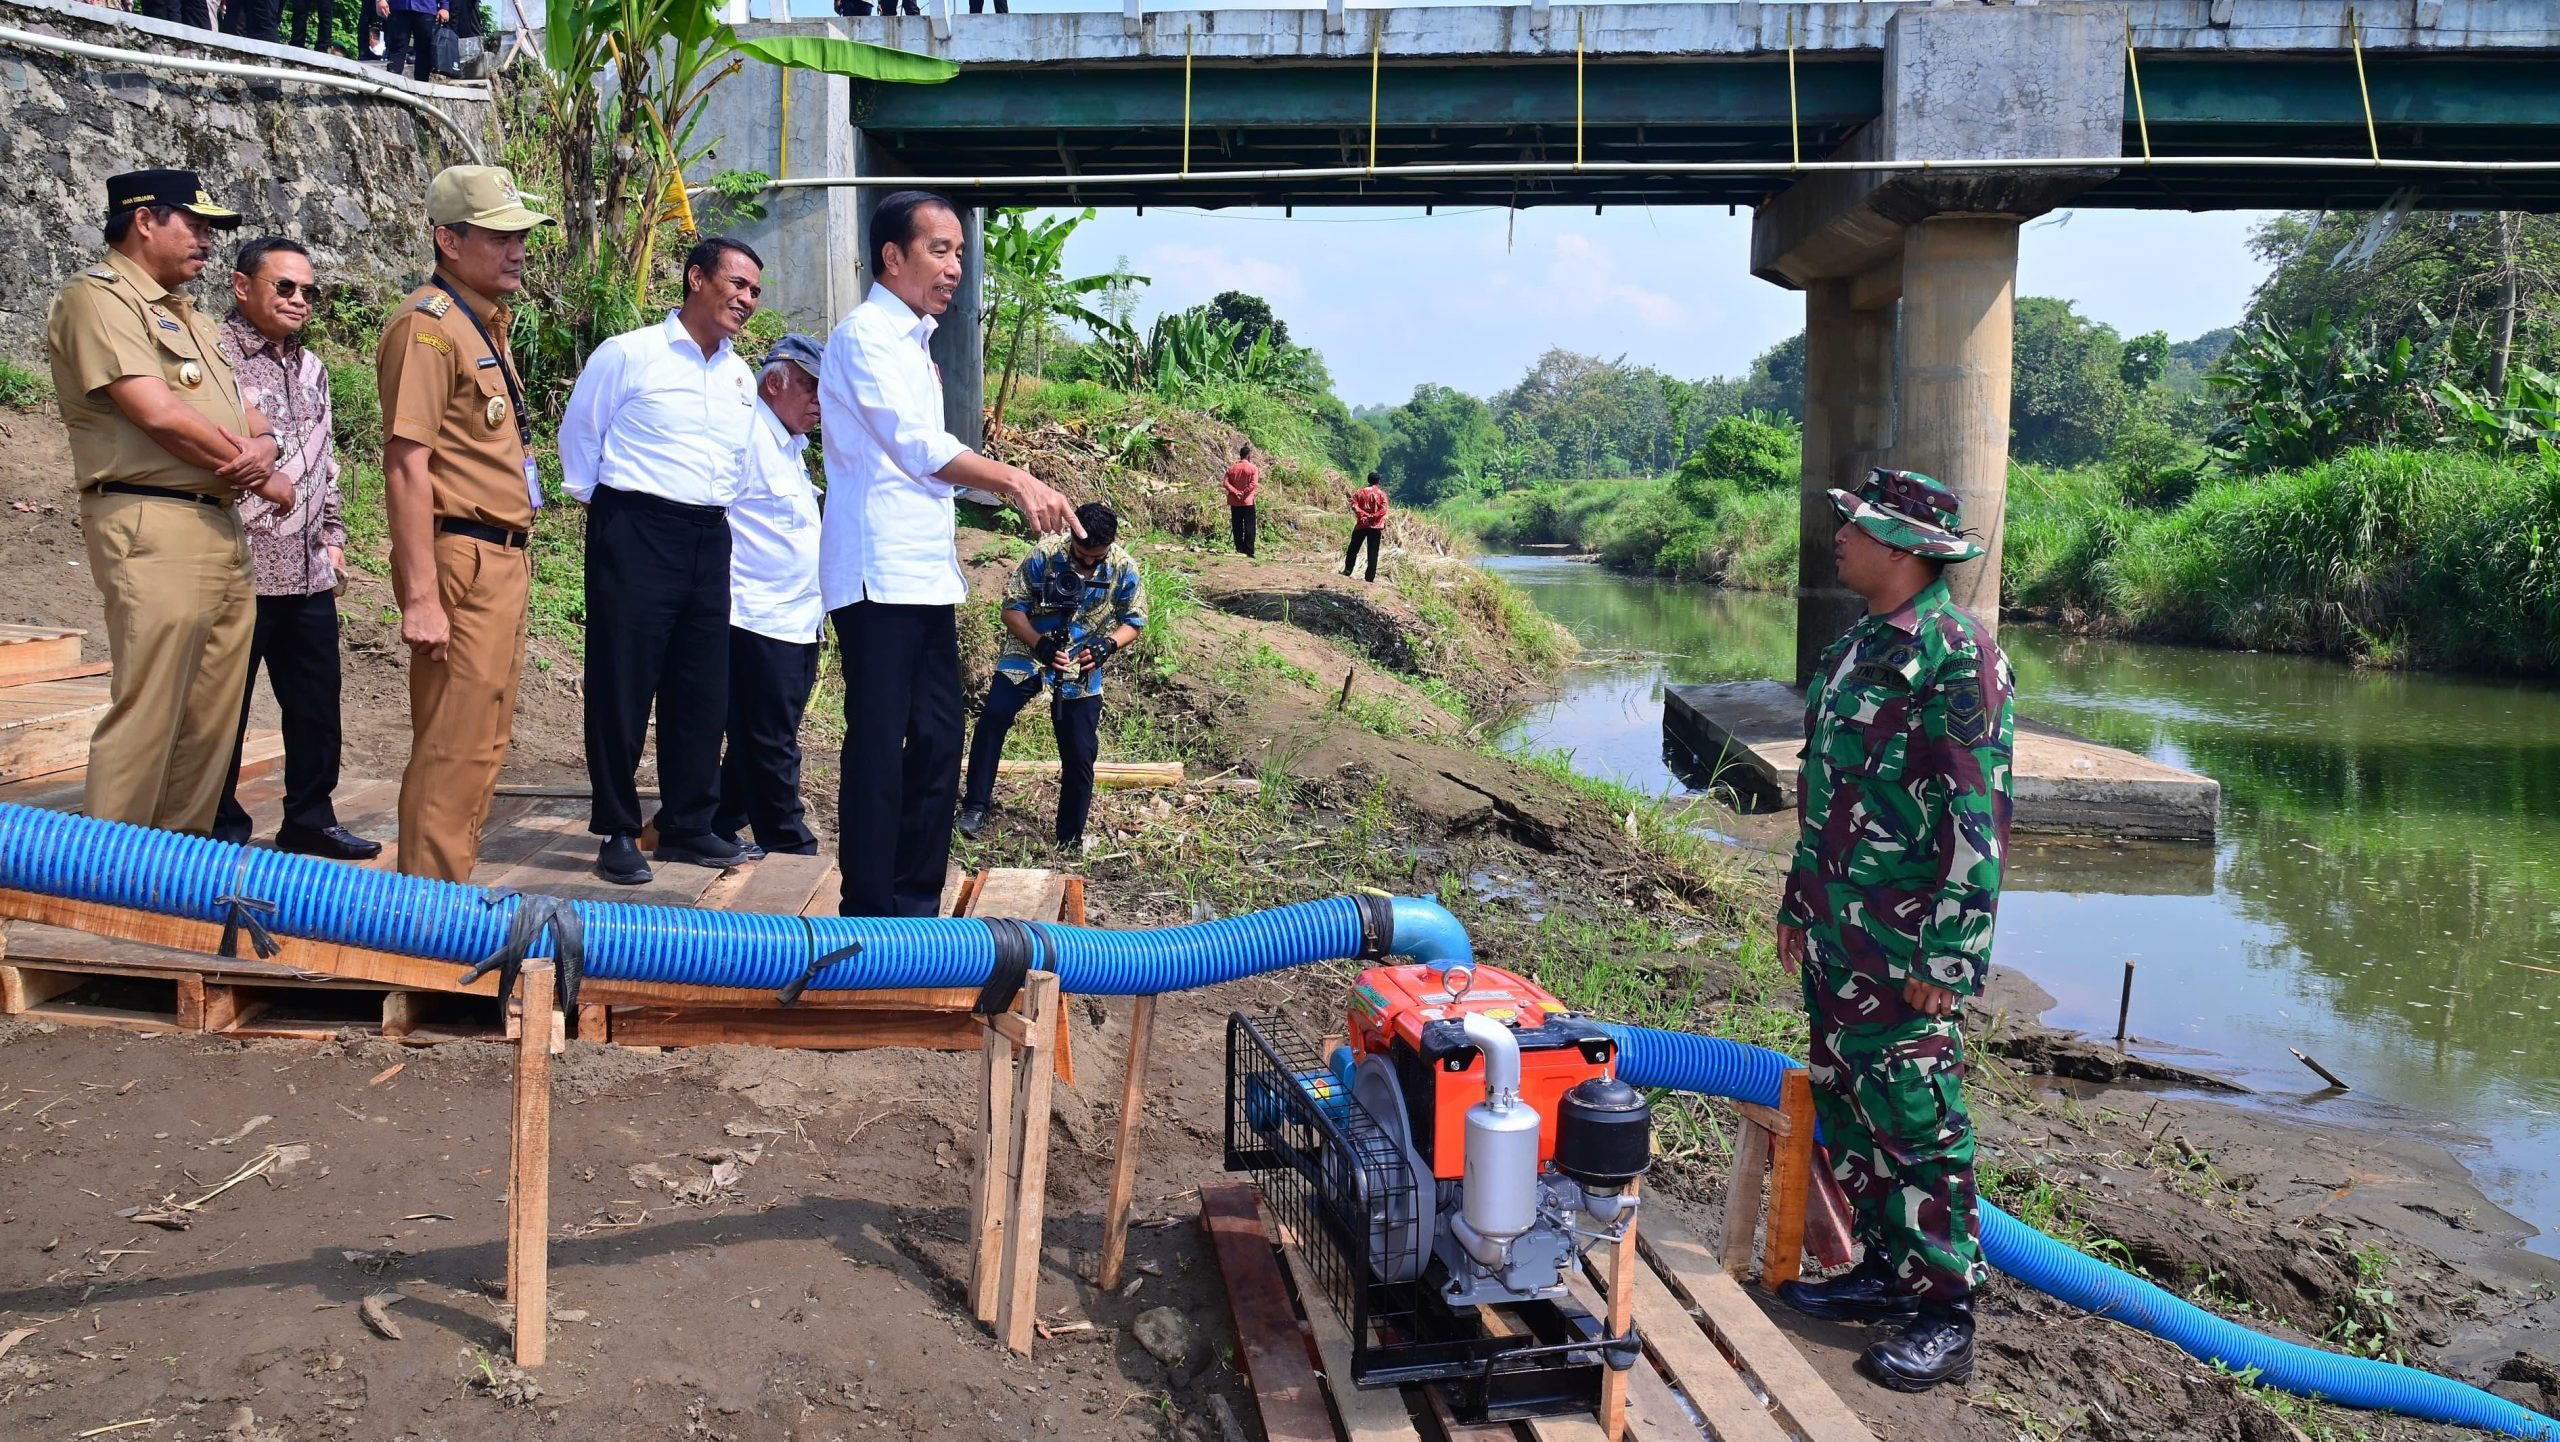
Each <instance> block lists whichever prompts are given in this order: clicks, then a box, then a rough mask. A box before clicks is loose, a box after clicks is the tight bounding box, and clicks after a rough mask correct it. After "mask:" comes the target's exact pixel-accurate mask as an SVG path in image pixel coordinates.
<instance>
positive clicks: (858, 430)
mask: <svg viewBox="0 0 2560 1442" xmlns="http://www.w3.org/2000/svg"><path fill="white" fill-rule="evenodd" d="M963 243H964V236H963V232H962V231H961V228H960V217H959V215H958V213H957V212H955V211H954V210H953V209H952V208H951V203H950V202H949V201H947V200H944V199H943V198H942V197H940V196H938V195H932V194H928V193H926V192H924V191H918V190H902V191H898V192H896V193H895V194H892V195H889V196H885V197H883V198H882V199H881V201H880V203H879V205H878V206H877V207H876V208H875V209H874V210H873V211H872V214H871V230H870V245H871V257H870V259H871V262H872V264H873V266H874V274H875V275H876V277H877V280H876V282H875V283H874V284H873V285H872V287H871V294H870V297H869V298H868V299H866V300H864V301H863V303H862V304H861V305H859V306H856V307H855V308H854V311H853V313H852V314H851V315H848V316H846V317H845V318H844V320H843V321H842V322H841V323H839V324H838V325H837V326H836V328H835V333H834V334H833V335H831V336H829V337H828V338H827V351H826V357H825V360H824V362H823V363H822V365H821V367H820V373H819V378H818V405H819V413H820V417H821V419H820V434H821V436H822V438H823V439H824V441H825V442H826V452H827V502H826V520H825V526H824V530H823V536H822V539H821V545H820V561H819V585H820V588H821V590H822V592H823V594H824V597H825V601H826V606H827V610H828V613H829V614H830V615H831V616H833V618H834V620H835V624H836V639H837V642H838V644H839V645H841V646H842V647H843V650H844V674H845V702H844V709H845V728H844V765H843V789H842V791H841V793H840V796H839V800H838V814H837V820H838V825H837V832H836V837H837V839H836V848H837V868H838V869H839V870H840V871H841V872H842V873H843V877H844V892H843V896H842V899H841V901H840V903H839V907H838V909H839V910H840V911H842V913H843V914H844V915H847V916H931V915H933V914H934V913H935V911H936V910H937V909H939V906H940V903H941V898H942V874H943V868H944V867H945V866H947V865H948V864H949V863H950V859H951V822H952V815H953V806H954V803H955V802H956V801H957V799H958V796H959V790H960V742H961V735H962V731H963V729H964V727H965V725H966V721H965V718H964V714H963V712H962V709H961V694H960V640H959V631H958V628H957V625H956V616H955V613H956V610H957V608H958V606H959V604H960V602H961V601H962V600H963V599H965V598H966V597H967V595H968V590H969V587H968V582H967V580H966V579H965V578H964V577H963V576H962V574H961V571H960V555H959V550H958V548H957V545H956V542H955V536H954V530H953V527H954V521H953V513H952V506H951V497H952V495H953V493H954V492H955V491H957V490H960V489H962V488H967V489H972V490H979V491H986V492H989V493H991V494H993V495H996V496H999V497H1001V498H1003V499H1004V500H1005V501H1007V502H1009V503H1010V504H1011V505H1012V506H1013V507H1014V509H1015V510H1018V511H1020V512H1021V513H1022V515H1023V517H1024V519H1026V520H1027V521H1029V522H1030V523H1031V529H1032V530H1033V531H1034V532H1036V533H1041V534H1054V533H1057V532H1060V531H1068V530H1076V529H1077V528H1076V523H1075V510H1074V507H1073V506H1072V505H1070V504H1069V503H1068V501H1067V498H1066V497H1065V496H1062V495H1060V494H1059V493H1058V492H1057V491H1055V490H1052V489H1051V488H1050V487H1048V486H1047V485H1044V484H1042V483H1041V481H1040V480H1039V478H1038V477H1035V476H1033V475H1032V474H1031V473H1030V472H1028V471H1025V470H1022V469H1020V468H1018V467H1014V466H1008V465H1005V464H1003V463H1002V462H1000V461H993V460H989V459H988V458H987V457H985V456H982V455H979V454H978V453H977V452H975V451H972V450H970V449H969V448H967V447H966V446H963V445H962V444H961V443H960V440H959V438H958V437H956V436H954V435H952V434H951V433H950V432H949V431H948V430H946V429H944V427H943V423H942V379H941V376H940V375H939V374H938V373H937V372H936V371H935V369H934V366H933V360H932V357H931V355H930V353H929V352H928V350H927V348H926V347H927V343H928V342H929V341H930V340H931V339H932V336H933V330H934V323H935V322H934V317H936V316H938V315H940V314H942V312H943V311H944V310H945V309H947V308H949V306H950V304H951V297H952V294H953V292H955V291H957V290H958V289H959V287H960V279H961V248H962V245H963ZM975 339H976V338H975V337H972V338H971V343H973V344H974V343H975ZM1077 533H1078V534H1082V532H1081V531H1080V530H1078V531H1077Z"/></svg>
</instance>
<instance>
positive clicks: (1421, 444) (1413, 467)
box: [1378, 382, 1502, 505]
mask: <svg viewBox="0 0 2560 1442" xmlns="http://www.w3.org/2000/svg"><path fill="white" fill-rule="evenodd" d="M1501 445H1502V431H1501V429H1500V428H1499V427H1497V426H1496V425H1495V424H1494V421H1493V413H1492V411H1491V410H1489V409H1487V408H1486V406H1485V403H1484V402H1482V401H1480V400H1477V399H1476V398H1475V397H1474V396H1471V395H1468V394H1467V393H1466V392H1465V391H1462V390H1455V389H1452V388H1451V387H1448V386H1444V385H1434V384H1431V383H1429V382H1425V383H1424V384H1422V385H1418V386H1415V387H1414V388H1413V399H1411V400H1409V401H1406V402H1405V403H1404V404H1403V405H1400V406H1398V407H1396V408H1395V410H1394V411H1392V412H1390V413H1389V415H1388V418H1387V433H1386V440H1385V443H1384V444H1383V445H1382V446H1381V447H1380V448H1379V456H1378V471H1379V474H1380V475H1381V476H1382V477H1383V478H1384V479H1385V481H1386V483H1387V490H1388V492H1389V493H1390V494H1392V495H1394V496H1395V498H1396V499H1398V500H1400V501H1406V502H1410V503H1413V504H1417V505H1428V504H1430V503H1431V502H1433V501H1438V500H1443V499H1446V498H1447V497H1450V496H1456V495H1464V494H1467V493H1469V492H1472V491H1475V490H1477V489H1479V488H1480V486H1479V481H1480V478H1481V477H1482V475H1483V473H1484V463H1485V459H1486V457H1487V456H1489V455H1491V454H1492V453H1493V452H1494V450H1495V449H1496V448H1498V447H1499V446H1501Z"/></svg>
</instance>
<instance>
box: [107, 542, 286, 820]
mask: <svg viewBox="0 0 2560 1442" xmlns="http://www.w3.org/2000/svg"><path fill="white" fill-rule="evenodd" d="M80 532H81V535H82V537H83V539H84V540H86V542H87V543H88V550H89V574H90V575H91V576H92V577H93V578H94V579H95V580H96V582H97V585H98V594H99V595H100V596H101V597H103V598H105V600H106V603H107V653H108V655H109V656H110V657H111V658H113V661H114V665H115V674H114V677H113V679H112V680H111V681H110V682H109V683H108V684H109V691H108V695H109V698H110V699H109V703H108V706H107V714H106V715H104V716H102V717H100V718H99V719H98V729H97V732H96V734H94V735H93V736H91V737H90V738H89V778H88V796H87V800H86V802H85V803H84V804H85V805H86V807H87V809H88V813H89V814H90V815H91V816H95V817H98V818H100V819H101V820H105V821H130V822H132V823H134V824H135V825H137V826H157V827H160V828H162V829H164V830H169V831H192V832H194V833H196V834H198V835H204V834H207V833H209V832H211V831H212V829H213V812H214V808H215V807H216V806H218V805H220V804H221V801H222V788H223V783H224V782H225V781H226V780H228V779H229V777H230V774H231V752H232V749H233V747H234V746H235V745H236V740H235V738H236V737H237V736H238V734H239V728H240V697H241V693H242V691H243V690H244V689H245V688H246V686H247V684H248V680H249V633H250V630H251V628H252V627H253V626H254V625H255V624H256V621H257V601H258V585H257V578H256V576H255V575H253V574H252V573H251V571H250V569H249V547H248V543H247V542H246V541H244V540H242V538H241V535H240V518H239V517H238V516H237V515H236V514H234V513H233V511H232V509H231V507H230V506H228V505H222V506H203V505H196V504H193V503H191V502H187V501H177V500H163V499H161V498H159V497H157V496H122V495H107V494H102V493H100V492H97V491H87V492H83V493H82V494H81V497H80Z"/></svg>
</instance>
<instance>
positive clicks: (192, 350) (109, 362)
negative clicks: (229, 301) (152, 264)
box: [45, 250, 249, 498]
mask: <svg viewBox="0 0 2560 1442" xmlns="http://www.w3.org/2000/svg"><path fill="white" fill-rule="evenodd" d="M219 325H220V322H218V321H216V320H215V319H214V318H213V317H211V316H208V315H205V314H202V313H200V312H199V311H197V309H196V308H195V306H194V305H192V304H190V303H189V302H188V300H187V298H186V297H185V296H183V295H180V294H178V293H177V292H176V291H173V290H169V289H166V288H164V287H163V286H162V285H161V284H160V283H159V282H158V281H156V280H153V279H152V278H151V277H150V276H149V275H148V274H146V273H144V271H143V269H142V268H141V267H140V266H138V265H136V264H134V263H133V262H132V261H130V260H128V259H126V258H125V257H124V256H123V254H121V253H120V252H117V251H113V250H110V251H108V252H107V254H106V258H105V259H104V260H103V261H101V262H100V263H99V264H97V265H94V266H91V267H90V268H88V269H87V270H84V271H82V272H80V273H79V274H78V275H75V276H73V277H72V278H71V283H70V284H68V285H66V286H64V287H63V288H62V293H61V294H59V295H57V296H55V297H54V299H53V314H52V317H51V318H50V319H49V320H48V321H47V322H46V325H45V350H46V352H47V353H48V354H49V355H50V356H51V357H52V360H53V393H54V395H55V397H56V398H57V399H58V400H59V401H60V403H61V405H62V421H63V426H64V428H65V429H67V430H68V431H69V432H70V433H71V466H72V469H73V471H74V472H75V473H76V474H77V476H78V483H79V487H80V489H82V490H84V491H85V490H88V489H90V488H91V487H94V486H97V485H100V484H103V483H105V482H107V481H121V482H123V483H125V484H127V485H138V486H165V487H167V488H168V489H171V490H178V491H201V492H203V493H205V494H207V495H214V496H222V497H226V498H228V497H229V496H230V495H231V493H232V490H231V486H230V483H228V482H226V481H224V480H222V479H221V478H220V477H218V476H216V475H215V474H214V473H213V472H211V471H208V470H206V469H205V468H204V467H202V466H198V465H193V464H190V463H189V462H186V461H182V460H180V459H178V458H177V457H176V456H173V455H171V454H169V452H168V451H166V450H164V449H162V448H161V445H160V443H159V442H158V441H155V440H153V439H152V438H151V434H150V433H149V432H148V431H145V430H144V429H143V428H142V427H140V426H138V425H135V424H134V423H133V422H132V420H131V419H129V418H128V417H127V416H126V415H125V413H124V412H123V411H122V410H120V409H118V408H117V406H116V403H115V402H114V401H113V400H110V399H109V398H108V396H107V387H108V386H109V385H111V384H113V383H114V382H116V381H120V380H123V379H125V378H126V377H128V376H158V377H160V378H161V379H162V380H164V381H167V382H168V383H169V389H170V391H171V392H172V393H174V394H175V395H176V396H177V397H178V399H179V400H180V401H182V402H184V403H185V404H186V405H187V406H188V407H189V408H190V409H192V410H193V411H195V413H196V414H198V415H200V416H202V417H204V418H205V419H206V420H207V421H210V422H212V423H213V424H215V425H217V426H220V427H222V428H223V429H224V430H227V431H229V432H231V433H232V434H233V435H235V436H245V435H247V434H248V433H249V417H248V413H247V411H246V409H245V408H244V407H243V406H242V404H241V401H240V382H239V380H238V378H237V377H235V376H234V375H233V374H232V370H231V360H230V358H229V357H228V356H225V355H224V354H223V353H222V347H221V345H220V344H219V342H218V328H219Z"/></svg>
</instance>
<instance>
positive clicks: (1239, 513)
mask: <svg viewBox="0 0 2560 1442" xmlns="http://www.w3.org/2000/svg"><path fill="white" fill-rule="evenodd" d="M1253 523H1254V515H1253V507H1251V506H1229V507H1227V532H1228V534H1229V535H1232V536H1233V537H1235V542H1236V554H1237V555H1240V556H1250V555H1252V554H1253Z"/></svg>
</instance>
